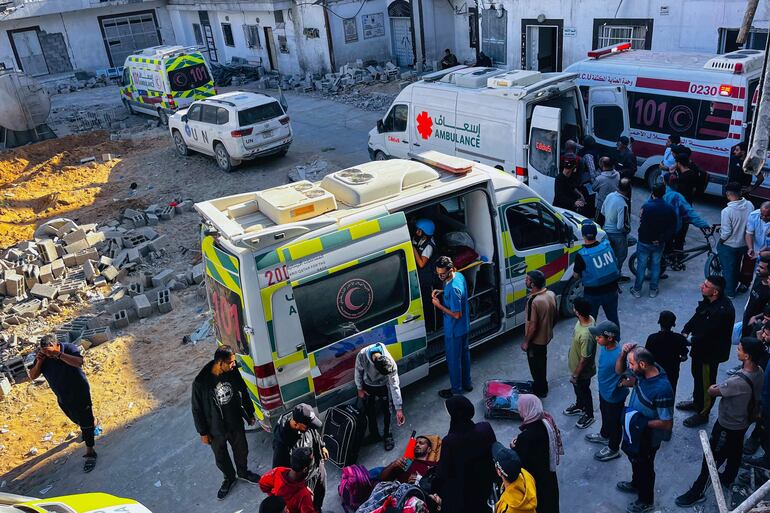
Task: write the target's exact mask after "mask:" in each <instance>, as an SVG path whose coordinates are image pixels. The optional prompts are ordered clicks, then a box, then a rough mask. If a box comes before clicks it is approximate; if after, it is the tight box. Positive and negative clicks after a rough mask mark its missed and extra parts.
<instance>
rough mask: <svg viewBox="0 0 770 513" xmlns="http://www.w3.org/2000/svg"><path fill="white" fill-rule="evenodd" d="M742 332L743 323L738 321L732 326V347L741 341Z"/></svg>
mask: <svg viewBox="0 0 770 513" xmlns="http://www.w3.org/2000/svg"><path fill="white" fill-rule="evenodd" d="M742 331H743V321H738V322H736V323H735V324H734V325H733V337H732V342H733V345H734V346H737V345H738V343H739V342H740V341H741V332H742Z"/></svg>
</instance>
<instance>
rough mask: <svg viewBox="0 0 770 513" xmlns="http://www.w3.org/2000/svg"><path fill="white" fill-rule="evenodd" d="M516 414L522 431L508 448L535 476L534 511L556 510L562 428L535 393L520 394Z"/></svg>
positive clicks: (562, 451)
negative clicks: (535, 496)
mask: <svg viewBox="0 0 770 513" xmlns="http://www.w3.org/2000/svg"><path fill="white" fill-rule="evenodd" d="M519 415H520V416H521V419H522V420H521V426H519V429H520V430H521V433H519V436H517V437H516V438H514V439H513V442H511V449H513V450H514V451H516V452H517V453H518V455H519V458H520V459H521V466H522V467H523V468H525V469H527V472H529V473H530V474H532V477H534V478H535V486H536V489H537V513H558V512H559V482H558V480H557V478H556V466H557V465H558V464H559V458H560V457H561V456H562V455H563V454H564V446H563V445H562V440H561V432H560V431H559V428H558V427H556V423H555V422H554V420H553V417H551V415H550V414H549V413H547V412H545V411H544V410H543V403H541V402H540V399H539V398H538V397H537V396H536V395H532V394H522V395H520V396H519ZM442 457H443V453H442Z"/></svg>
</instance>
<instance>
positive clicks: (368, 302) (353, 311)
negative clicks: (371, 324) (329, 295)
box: [337, 278, 374, 320]
mask: <svg viewBox="0 0 770 513" xmlns="http://www.w3.org/2000/svg"><path fill="white" fill-rule="evenodd" d="M354 295H355V296H356V298H355V299H356V302H354V301H353V296H354ZM373 303H374V289H373V288H372V286H371V284H369V282H368V281H366V280H363V279H361V278H353V279H351V280H348V281H346V282H345V283H343V284H342V286H341V287H340V288H339V290H338V291H337V312H339V314H340V316H341V317H343V318H345V319H348V320H355V319H358V318H360V317H363V316H364V315H366V313H367V312H368V311H369V309H370V308H371V307H372V304H373Z"/></svg>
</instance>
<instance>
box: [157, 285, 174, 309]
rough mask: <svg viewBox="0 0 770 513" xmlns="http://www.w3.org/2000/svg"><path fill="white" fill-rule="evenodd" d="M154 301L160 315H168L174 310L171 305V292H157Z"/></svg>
mask: <svg viewBox="0 0 770 513" xmlns="http://www.w3.org/2000/svg"><path fill="white" fill-rule="evenodd" d="M156 301H157V305H158V311H159V312H160V313H168V312H170V311H171V310H173V309H174V306H173V305H172V304H171V291H169V290H168V289H163V290H159V291H158V296H157V300H156Z"/></svg>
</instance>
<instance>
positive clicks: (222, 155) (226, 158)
mask: <svg viewBox="0 0 770 513" xmlns="http://www.w3.org/2000/svg"><path fill="white" fill-rule="evenodd" d="M214 157H215V158H216V159H217V166H219V169H221V170H222V171H224V172H225V173H229V172H230V171H232V170H233V161H232V159H231V158H230V154H229V153H227V148H225V145H224V144H222V143H217V144H216V145H215V146H214Z"/></svg>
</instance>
